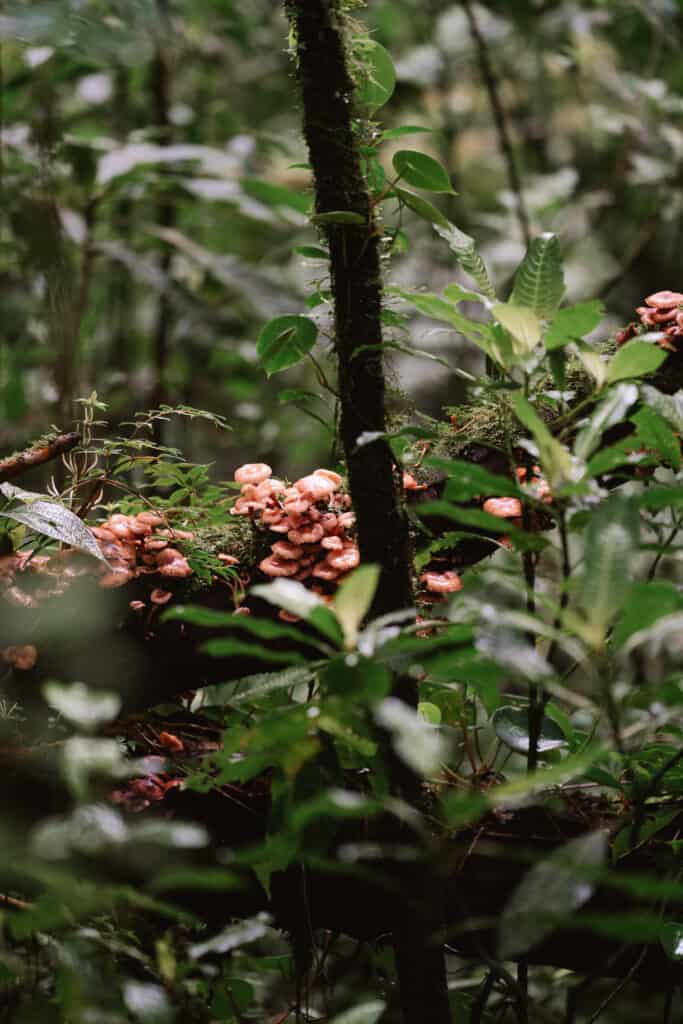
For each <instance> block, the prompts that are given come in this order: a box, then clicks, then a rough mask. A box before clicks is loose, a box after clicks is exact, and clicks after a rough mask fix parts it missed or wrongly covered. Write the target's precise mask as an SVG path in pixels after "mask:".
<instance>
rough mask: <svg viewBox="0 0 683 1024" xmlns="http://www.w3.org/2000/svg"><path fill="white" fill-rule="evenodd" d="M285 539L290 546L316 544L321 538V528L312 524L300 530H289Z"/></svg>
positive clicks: (316, 524)
mask: <svg viewBox="0 0 683 1024" xmlns="http://www.w3.org/2000/svg"><path fill="white" fill-rule="evenodd" d="M287 537H288V539H289V540H290V541H291V542H292V544H317V543H318V541H319V540H321V539H322V537H323V528H322V526H321V525H320V523H313V524H312V525H311V526H308V527H304V528H303V529H302V530H290V531H289V533H288V534H287Z"/></svg>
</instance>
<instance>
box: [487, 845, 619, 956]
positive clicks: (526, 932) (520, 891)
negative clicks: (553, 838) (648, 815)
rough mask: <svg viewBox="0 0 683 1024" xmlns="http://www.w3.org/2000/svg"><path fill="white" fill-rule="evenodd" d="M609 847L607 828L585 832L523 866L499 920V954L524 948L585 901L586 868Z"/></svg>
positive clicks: (588, 889) (589, 885) (589, 890)
mask: <svg viewBox="0 0 683 1024" xmlns="http://www.w3.org/2000/svg"><path fill="white" fill-rule="evenodd" d="M607 852H608V842H607V835H606V833H605V832H603V831H596V832H589V833H588V834H587V835H584V836H579V837H578V838H577V839H572V840H571V841H570V842H568V843H565V845H564V846H562V847H560V849H559V850H556V851H555V852H554V853H552V854H551V855H550V856H549V857H546V858H545V859H544V860H542V861H540V862H539V863H538V864H535V865H534V866H533V867H532V868H531V870H530V871H528V872H527V874H526V875H525V876H524V878H523V879H522V881H521V882H520V883H519V885H518V886H517V888H516V889H515V890H514V892H513V893H512V895H511V897H510V899H509V901H508V904H507V906H506V908H505V911H504V912H503V916H502V919H501V922H500V927H499V931H498V955H499V957H500V959H501V960H508V959H510V958H511V957H517V956H522V955H523V954H524V953H527V952H528V951H529V950H530V949H531V948H532V947H533V946H536V945H537V944H538V943H539V942H541V941H542V940H543V939H544V938H545V937H546V936H547V935H549V934H550V933H552V932H553V931H554V930H555V928H556V927H557V925H558V924H560V923H563V922H564V921H565V920H566V919H567V918H568V917H570V916H571V915H572V914H573V913H574V912H575V911H577V910H578V909H579V908H580V907H582V906H584V905H585V904H586V903H587V902H588V901H589V899H590V898H591V896H592V895H593V891H594V889H595V884H594V883H593V882H592V881H591V880H590V879H588V878H587V877H586V870H588V871H589V872H590V870H591V869H593V870H594V869H596V868H599V867H601V866H602V865H603V864H604V863H605V861H606V859H607Z"/></svg>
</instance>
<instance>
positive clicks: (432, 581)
mask: <svg viewBox="0 0 683 1024" xmlns="http://www.w3.org/2000/svg"><path fill="white" fill-rule="evenodd" d="M420 582H421V583H424V585H425V587H426V589H427V590H429V591H430V592H431V593H432V594H455V593H456V591H458V590H462V580H461V579H460V577H459V576H458V574H457V572H454V571H453V570H452V569H448V570H447V571H446V572H423V573H422V575H421V576H420Z"/></svg>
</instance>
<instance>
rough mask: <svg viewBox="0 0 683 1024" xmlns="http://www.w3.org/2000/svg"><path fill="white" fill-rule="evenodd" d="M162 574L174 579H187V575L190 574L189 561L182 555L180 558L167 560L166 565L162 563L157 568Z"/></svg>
mask: <svg viewBox="0 0 683 1024" xmlns="http://www.w3.org/2000/svg"><path fill="white" fill-rule="evenodd" d="M159 572H160V573H161V575H162V576H170V577H173V578H175V579H181V580H182V579H187V577H188V576H191V575H192V569H191V568H190V563H189V562H188V560H187V559H186V558H183V557H182V555H181V557H180V558H176V559H175V560H174V561H173V562H168V564H167V565H162V566H161V568H160V569H159Z"/></svg>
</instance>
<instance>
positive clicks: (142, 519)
mask: <svg viewBox="0 0 683 1024" xmlns="http://www.w3.org/2000/svg"><path fill="white" fill-rule="evenodd" d="M135 518H136V519H137V521H138V522H139V523H146V525H147V526H163V525H164V523H165V522H166V520H165V519H164V517H163V516H162V515H161V514H160V513H159V512H138V514H137V516H136V517H135Z"/></svg>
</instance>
